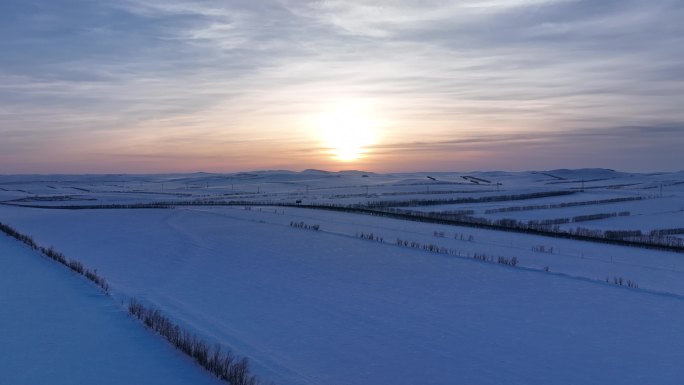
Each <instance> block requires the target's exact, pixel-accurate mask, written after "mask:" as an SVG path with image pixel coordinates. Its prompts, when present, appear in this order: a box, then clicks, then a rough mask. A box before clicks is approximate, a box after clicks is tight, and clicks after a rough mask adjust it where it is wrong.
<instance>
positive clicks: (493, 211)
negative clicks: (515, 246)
mask: <svg viewBox="0 0 684 385" xmlns="http://www.w3.org/2000/svg"><path fill="white" fill-rule="evenodd" d="M641 199H643V198H642V197H622V198H611V199H599V200H591V201H580V202H561V203H550V204H545V205H528V206H509V207H497V208H494V209H488V210H485V214H496V213H507V212H516V211H531V210H546V209H560V208H566V207H576V206H590V205H602V204H609V203H620V202H629V201H636V200H641Z"/></svg>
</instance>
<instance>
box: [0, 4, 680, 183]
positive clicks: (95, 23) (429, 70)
mask: <svg viewBox="0 0 684 385" xmlns="http://www.w3.org/2000/svg"><path fill="white" fill-rule="evenodd" d="M0 15H1V16H0V25H2V27H0V33H1V34H2V36H3V39H2V40H1V41H0V49H2V50H3V52H4V53H5V54H4V55H3V56H2V58H0V105H1V106H2V107H0V134H1V135H2V137H3V138H4V139H3V140H2V141H0V154H5V157H6V158H0V161H2V162H1V163H2V165H1V166H0V172H10V171H12V170H19V169H20V165H21V163H22V162H25V163H28V162H29V160H31V161H32V162H33V163H32V164H34V165H35V164H39V163H40V162H38V161H37V160H36V159H44V163H45V164H49V163H50V162H51V160H54V159H60V160H61V161H62V162H63V163H64V164H65V165H69V164H71V165H72V166H74V167H76V165H78V164H79V162H82V161H83V160H84V159H89V160H91V161H92V159H96V158H98V157H97V154H101V155H102V157H101V159H103V161H102V162H103V163H105V162H106V163H107V164H109V165H111V164H115V163H116V162H117V160H116V159H121V158H123V157H125V156H128V157H129V159H130V158H133V157H135V156H136V154H142V155H143V156H144V157H148V158H149V157H158V158H160V159H161V158H163V159H167V161H165V162H164V163H159V164H160V166H150V167H148V168H147V169H149V170H150V171H155V170H162V169H165V168H164V167H169V169H171V168H172V167H173V165H174V164H175V165H178V164H181V163H183V164H192V162H193V160H194V161H196V162H197V163H196V164H197V165H198V166H197V167H198V168H200V167H203V165H208V164H209V163H207V162H206V157H203V155H202V152H203V151H204V152H205V153H206V154H211V155H210V156H209V157H210V158H211V159H214V161H215V162H214V163H211V166H210V167H212V169H214V170H221V169H225V170H228V169H238V168H251V167H271V166H282V167H293V168H306V167H323V166H328V167H335V164H333V163H331V161H330V160H327V159H321V152H322V150H321V149H320V147H321V145H320V144H318V143H316V141H315V135H313V134H312V130H315V127H313V128H312V127H310V125H309V124H308V123H307V122H308V121H309V119H308V117H310V116H312V115H314V114H316V113H317V112H319V111H320V109H321V108H322V106H324V105H326V104H327V103H331V102H334V101H335V100H341V99H357V100H361V101H363V102H364V103H367V104H368V105H370V106H372V108H373V110H374V114H375V115H377V116H381V117H382V119H383V121H384V122H385V124H384V125H383V127H382V132H381V135H380V136H381V137H382V143H379V144H378V145H377V146H376V147H374V148H373V149H372V151H371V153H373V154H375V155H374V156H375V158H373V157H372V156H369V157H368V158H367V159H366V160H364V161H363V162H366V163H363V162H361V163H360V164H359V166H364V165H365V166H368V167H374V168H375V169H378V170H382V169H389V168H392V167H391V166H390V165H389V163H390V162H391V163H392V164H395V165H396V164H407V165H408V164H411V163H413V164H415V163H416V162H415V161H412V162H411V161H404V160H402V154H404V155H405V156H406V157H407V158H408V157H409V155H408V154H409V153H410V154H413V155H411V156H415V154H417V153H419V154H427V153H428V152H429V153H430V154H431V155H430V154H428V155H430V156H428V155H425V156H422V157H419V158H420V162H422V163H420V165H419V167H420V168H423V169H430V168H431V167H440V168H443V167H447V166H445V165H444V164H442V163H439V162H435V161H434V159H435V158H450V157H454V156H455V155H454V154H453V152H457V151H460V152H464V151H470V152H471V153H472V152H473V151H476V152H477V156H478V157H486V156H489V157H491V159H493V160H492V161H491V162H489V161H488V162H489V163H488V164H489V166H488V167H493V168H506V167H511V166H513V165H514V166H515V167H519V168H526V167H528V168H533V167H537V163H535V162H534V161H530V160H529V158H530V156H526V155H525V154H526V152H529V151H530V150H532V149H536V150H537V151H541V150H539V147H540V146H538V144H539V143H544V144H545V145H546V146H550V145H551V144H553V146H554V148H555V151H556V154H555V156H556V159H558V161H557V162H556V163H554V164H553V167H573V166H574V165H575V164H578V165H579V164H580V163H581V162H580V161H579V160H577V161H573V160H572V154H573V151H576V149H577V148H578V146H581V144H582V143H583V141H586V140H587V137H591V138H593V139H596V138H600V137H604V136H605V135H609V136H610V137H611V138H613V139H615V140H613V141H601V140H598V142H601V143H602V146H603V147H602V148H600V149H599V148H598V147H597V146H596V145H594V146H593V147H592V148H596V151H599V150H600V151H602V154H604V155H602V156H601V157H595V158H594V159H595V160H596V162H603V163H604V164H606V165H608V164H609V163H610V166H611V167H614V168H621V167H620V165H622V168H627V169H647V168H649V167H660V168H678V167H680V166H679V164H681V162H682V161H684V159H683V158H682V155H681V153H680V152H679V151H678V150H674V149H673V147H672V146H671V143H672V142H673V141H677V140H684V137H683V136H684V134H682V130H681V129H680V127H682V123H684V110H683V109H682V108H681V105H682V104H683V103H684V71H683V70H682V68H684V50H682V48H680V47H684V26H683V25H682V23H681V22H680V20H681V19H682V18H684V4H682V3H681V1H676V0H656V1H646V0H606V1H601V2H596V1H588V0H509V1H498V0H483V1H476V0H463V1H448V2H445V1H417V0H415V1H414V0H404V1H392V2H384V3H383V2H377V1H353V2H351V1H335V0H330V1H311V2H308V1H299V0H297V1H295V0H265V1H259V2H254V1H247V0H243V1H231V2H225V1H218V0H216V1H213V0H205V1H190V0H169V1H162V0H145V1H143V0H125V1H119V2H91V1H85V0H83V1H72V2H66V1H47V0H45V1H35V2H22V1H19V0H10V1H8V2H3V3H2V5H0ZM635 127H639V129H636V128H635ZM663 127H668V128H667V129H664V128H663ZM84 140H87V141H89V143H93V145H92V147H91V148H94V149H96V150H93V151H89V150H88V149H87V148H84V147H83V146H80V147H79V146H70V145H68V143H73V142H74V141H84ZM55 143H57V144H60V145H55ZM595 143H596V142H595ZM646 144H647V145H648V146H649V147H647V148H646V147H644V146H645V145H646ZM274 146H277V147H275V148H277V149H278V152H274V151H272V149H273V148H274ZM503 149H505V151H503ZM635 149H638V154H640V155H639V157H638V158H639V160H638V161H637V160H635V161H629V159H627V160H626V159H625V157H624V156H623V155H622V153H623V152H624V151H627V150H629V151H637V150H635ZM668 151H670V152H668ZM502 152H506V153H507V154H508V155H506V157H502V156H501V154H502ZM649 152H650V153H651V154H663V157H660V155H658V156H656V155H653V158H658V160H657V161H648V159H647V158H648V154H649ZM8 154H11V157H12V158H11V159H8V158H7V157H8V156H9V155H8ZM107 154H108V155H107ZM279 154H280V155H279ZM296 154H302V155H301V156H296ZM516 154H523V155H518V159H519V160H518V161H517V163H516ZM105 155H107V156H105ZM551 155H553V154H549V156H551ZM1 156H2V155H0V157H1ZM668 156H669V158H670V160H669V161H667V160H663V159H665V158H666V157H668ZM497 157H498V158H497ZM168 159H177V162H176V163H174V162H170V161H168ZM202 159H204V160H202ZM497 159H498V160H499V163H496V162H497ZM573 162H574V163H573ZM615 162H621V163H620V164H617V165H616V164H615ZM91 164H94V165H97V164H98V163H97V162H94V161H92V162H91ZM121 164H122V165H123V164H124V163H121ZM162 164H163V165H166V166H161V165H162ZM222 165H223V166H222ZM601 165H603V164H596V165H595V166H601ZM65 167H67V166H65ZM125 167H130V163H129V162H127V163H125ZM125 167H123V166H122V169H121V170H122V171H124V170H123V168H125ZM341 167H348V166H347V165H345V166H341ZM115 168H116V166H113V167H108V169H115ZM473 168H478V167H473ZM483 168H484V167H483Z"/></svg>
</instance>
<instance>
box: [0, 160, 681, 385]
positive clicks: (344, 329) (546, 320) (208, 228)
mask: <svg viewBox="0 0 684 385" xmlns="http://www.w3.org/2000/svg"><path fill="white" fill-rule="evenodd" d="M547 174H548V175H547ZM363 175H368V176H367V177H364V176H363ZM549 175H553V176H555V177H553V176H549ZM427 176H431V177H433V178H435V179H437V182H434V183H433V182H431V181H430V180H429V179H428V178H427ZM462 176H474V177H477V178H481V179H485V180H489V181H491V182H492V183H489V184H487V183H484V182H482V183H483V184H479V185H478V184H475V183H470V182H467V181H466V180H465V179H464V178H462ZM558 177H560V178H565V179H562V180H561V179H558ZM582 180H584V181H585V186H586V187H587V190H586V191H585V192H581V193H576V194H573V195H568V196H561V197H552V198H540V199H533V200H524V201H506V202H495V203H486V204H472V205H453V206H449V207H448V208H442V207H436V206H430V207H424V208H417V209H422V210H428V211H436V210H435V208H437V209H464V208H473V209H475V211H476V213H478V215H479V214H483V212H484V210H486V209H487V208H492V207H508V206H519V205H521V206H524V205H528V204H547V203H549V202H552V203H560V202H572V201H584V200H593V199H610V198H615V197H630V196H642V197H646V198H649V199H644V200H640V201H630V202H621V203H616V204H606V205H592V206H580V207H577V208H566V209H549V210H532V211H523V212H511V213H497V214H493V215H492V216H491V217H492V218H498V217H512V216H513V215H522V216H524V215H530V216H532V217H531V218H534V219H537V218H546V217H547V216H549V217H556V216H557V215H559V216H567V215H570V214H572V213H581V214H586V213H589V214H591V213H599V212H608V211H623V210H625V211H632V212H633V214H634V215H633V216H631V217H618V218H610V219H607V220H601V221H591V222H581V223H578V225H580V226H582V227H591V226H596V227H595V228H601V229H619V228H630V229H633V228H641V229H654V228H671V227H684V217H682V216H681V213H680V212H678V211H676V210H678V207H679V206H680V204H681V202H682V201H683V200H682V197H684V184H683V183H680V182H681V181H684V173H668V174H626V173H619V172H614V171H611V170H601V169H589V170H554V171H550V172H545V173H544V174H541V173H535V172H527V173H505V172H491V173H417V174H386V175H384V174H372V173H363V172H340V173H328V172H321V171H316V170H310V171H306V172H302V173H293V172H286V171H274V172H266V171H262V172H250V173H241V174H226V175H219V174H202V173H198V174H186V175H169V176H164V175H156V176H130V177H129V176H87V177H83V176H61V177H53V176H31V177H27V176H12V177H0V187H2V188H4V189H5V190H10V191H3V190H0V200H11V199H19V198H30V199H34V200H35V198H36V194H38V197H41V196H50V195H58V193H57V192H59V193H65V194H69V195H74V196H75V198H78V199H96V201H84V202H86V204H88V203H87V202H95V203H97V204H106V203H120V202H125V203H145V202H156V201H161V200H185V201H194V200H196V199H206V200H210V201H211V200H231V199H235V200H238V199H239V200H246V201H265V200H268V201H274V202H294V201H295V200H296V199H302V200H304V201H305V202H314V203H315V202H318V203H337V204H340V203H360V202H368V201H370V200H390V199H393V200H406V199H435V198H436V199H444V198H450V197H478V196H486V195H497V194H520V193H527V192H538V191H557V190H563V189H572V188H575V187H577V186H576V185H578V184H579V183H581V181H582ZM444 182H448V183H450V184H445V183H444ZM557 182H567V183H560V184H559V183H557ZM456 183H459V184H456ZM495 183H502V186H503V188H505V191H502V192H500V193H497V192H496V191H495V190H496V184H495ZM661 184H665V185H667V187H665V188H664V190H665V191H664V197H662V198H661V197H660V196H659V193H660V191H659V186H660V185H661ZM47 185H50V186H52V188H50V187H47ZM366 186H368V190H369V196H366V193H365V192H366ZM601 186H611V187H601ZM615 186H622V187H615ZM427 187H429V188H430V191H431V192H434V191H446V192H449V193H447V194H434V193H432V194H428V193H426V189H427ZM75 188H76V189H75ZM78 188H83V189H86V190H89V192H85V191H81V190H78ZM17 190H24V191H29V192H30V193H22V192H21V191H17ZM456 190H459V191H460V192H456ZM466 190H467V192H466ZM56 191H57V192H56ZM79 191H80V192H79ZM34 203H36V202H34ZM37 204H41V205H49V204H52V205H64V204H82V203H79V202H77V201H66V202H65V201H58V200H55V201H53V202H49V201H45V200H40V201H38V202H37ZM574 215H580V214H574ZM521 218H522V217H521ZM0 221H3V222H6V223H9V224H10V225H12V226H13V227H15V228H17V229H18V230H20V231H22V232H24V233H27V234H31V235H33V236H34V238H35V239H36V241H37V242H39V243H41V244H42V245H45V246H49V245H52V246H54V247H55V248H56V249H58V250H60V251H62V252H63V253H64V254H65V255H67V256H68V257H69V258H75V259H78V260H80V261H82V262H84V263H85V264H86V265H88V266H89V267H91V268H97V269H98V272H100V273H101V274H102V275H103V276H104V277H106V278H107V280H108V281H109V283H110V284H111V290H112V295H113V297H114V298H115V299H116V300H117V301H118V300H124V299H126V298H129V297H132V296H135V297H137V298H140V299H141V300H143V301H144V302H146V303H149V304H152V305H154V306H155V307H157V308H160V309H162V310H163V311H164V312H166V313H167V314H169V315H170V316H171V318H172V319H174V320H176V321H178V322H179V323H181V324H182V325H183V326H184V327H187V328H188V329H190V330H192V331H194V332H197V333H199V334H200V335H202V336H204V337H206V338H207V339H208V340H216V341H220V342H221V343H223V344H225V345H227V346H229V347H231V348H232V349H233V350H234V351H235V352H236V353H238V354H240V355H244V356H246V357H249V358H250V360H251V363H252V366H253V368H254V371H255V372H256V374H258V375H259V376H260V377H262V378H264V379H266V380H267V381H274V382H275V383H277V384H279V385H294V384H326V385H336V384H345V385H346V384H351V385H353V384H358V385H361V384H385V383H391V384H483V385H486V384H502V383H506V384H529V385H534V384H580V383H581V384H605V383H620V384H643V383H657V384H680V383H682V380H683V379H684V368H683V367H682V366H681V365H680V362H681V361H682V359H683V358H684V334H683V333H681V332H680V331H679V323H680V320H681V319H682V316H684V314H683V313H684V306H682V304H683V302H682V301H684V259H683V258H682V254H681V253H674V252H666V251H658V250H649V249H641V248H635V247H623V246H617V245H610V244H598V243H591V242H580V241H575V240H569V239H559V238H550V237H543V236H537V235H529V234H520V233H509V232H501V231H493V230H483V229H474V228H467V227H456V226H444V225H436V224H426V223H418V222H408V221H401V220H394V219H388V218H382V217H373V216H366V215H358V214H349V213H337V212H328V211H323V210H309V209H301V208H291V207H286V208H283V207H256V206H254V207H252V208H251V209H250V210H246V209H245V208H243V207H213V206H206V207H201V206H200V207H196V206H190V207H180V206H179V207H178V208H174V209H135V210H125V209H116V210H54V209H50V210H47V209H35V208H25V207H14V206H7V205H0ZM291 221H303V222H305V223H307V224H319V225H320V228H321V231H312V230H305V229H298V228H293V227H291V226H289V223H290V222H291ZM435 231H437V232H444V233H445V236H444V237H435V236H434V232H435ZM360 232H365V233H369V232H373V233H374V234H376V235H379V236H382V237H383V238H384V240H385V242H384V243H380V242H372V241H367V240H362V239H359V238H358V237H357V235H358V234H359V233H360ZM459 234H463V235H464V236H465V239H464V240H462V239H460V238H459V237H458V235H459ZM469 236H472V237H473V239H472V240H470V241H469V240H468V237H469ZM396 238H401V239H405V240H409V241H419V242H421V243H433V244H437V245H439V246H443V247H447V248H450V249H453V250H457V251H458V253H459V254H460V255H461V257H458V256H446V255H442V254H434V253H430V252H426V251H422V250H417V249H409V248H404V247H399V246H396V245H395V244H394V241H395V240H396ZM539 246H544V247H545V249H549V248H553V252H551V253H548V252H539V251H536V250H535V248H538V247H539ZM473 253H486V254H488V255H491V256H493V257H495V258H496V257H497V256H505V257H509V258H510V257H513V256H515V257H517V258H518V259H519V260H520V264H519V266H518V267H516V268H513V267H509V266H503V265H498V264H493V263H485V262H480V261H475V260H473V259H472V258H470V257H471V256H472V254H473ZM545 267H549V270H550V272H545V271H544V268H545ZM0 274H2V273H0ZM15 275H19V274H15ZM66 275H67V276H68V275H69V274H68V273H67V274H66ZM607 277H608V278H612V277H623V278H624V279H625V280H626V279H630V280H634V281H636V282H637V283H638V284H639V289H629V288H626V287H619V286H616V285H613V284H609V283H606V282H605V278H607ZM66 278H71V277H66ZM16 284H17V283H12V285H13V286H14V285H16ZM110 305H111V304H110ZM114 310H115V311H114V313H115V314H119V313H120V312H121V310H120V309H118V308H116V309H114ZM83 313H85V312H83ZM124 318H125V317H124ZM127 322H132V321H127ZM134 326H138V325H135V324H133V325H132V326H131V330H132V329H133V327H134ZM143 332H144V330H143ZM145 333H146V332H145ZM148 334H149V333H148ZM149 337H150V338H153V339H154V338H156V337H155V336H153V335H150V336H149ZM192 383H197V381H195V382H192Z"/></svg>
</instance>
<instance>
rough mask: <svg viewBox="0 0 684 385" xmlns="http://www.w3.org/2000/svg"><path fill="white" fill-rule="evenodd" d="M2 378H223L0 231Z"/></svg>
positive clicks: (115, 381)
mask: <svg viewBox="0 0 684 385" xmlns="http://www.w3.org/2000/svg"><path fill="white" fill-rule="evenodd" d="M0 293H1V294H0V346H1V347H2V348H1V349H0V373H1V375H0V383H2V384H8V385H10V384H11V385H35V384H54V385H58V384H64V385H73V384H112V385H121V384H160V385H162V384H164V385H167V384H179V385H181V384H219V382H218V381H217V380H215V379H213V378H212V377H211V376H209V375H208V374H207V373H205V372H204V371H202V370H201V369H200V368H199V367H198V366H196V365H195V364H194V363H193V362H192V361H190V360H189V359H188V358H186V357H184V356H182V355H181V354H179V353H177V352H175V351H173V350H171V348H170V345H168V344H167V343H166V342H164V341H162V340H161V339H159V338H157V337H155V336H154V335H152V334H151V333H149V332H148V331H147V330H145V328H144V327H143V326H142V325H141V324H138V323H137V322H136V321H134V320H133V319H131V318H129V317H128V316H127V315H126V311H125V310H124V309H122V308H120V307H119V306H118V305H117V303H116V302H115V301H113V300H112V299H111V298H109V297H107V296H105V295H103V294H102V293H101V292H100V291H99V290H98V289H97V288H95V287H94V286H92V285H90V284H89V283H88V282H87V281H86V280H85V279H82V278H81V277H79V276H76V275H74V274H72V273H70V272H69V271H68V270H66V269H64V268H63V267H62V266H60V265H58V264H57V263H55V262H53V261H50V260H48V259H47V258H44V257H42V256H40V255H39V254H37V253H36V252H35V251H34V250H31V249H30V248H28V247H26V246H25V245H23V244H20V243H19V242H17V241H15V240H14V239H12V238H10V237H8V236H6V235H4V234H0Z"/></svg>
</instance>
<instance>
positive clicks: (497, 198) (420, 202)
mask: <svg viewBox="0 0 684 385" xmlns="http://www.w3.org/2000/svg"><path fill="white" fill-rule="evenodd" d="M574 193H575V191H569V190H562V191H542V192H534V193H527V194H508V195H493V196H483V197H467V198H452V199H411V200H405V201H373V202H368V203H362V204H357V205H353V206H352V207H366V208H387V207H414V206H435V205H451V204H464V203H488V202H503V201H514V200H526V199H539V198H546V197H555V196H563V195H571V194H574Z"/></svg>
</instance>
